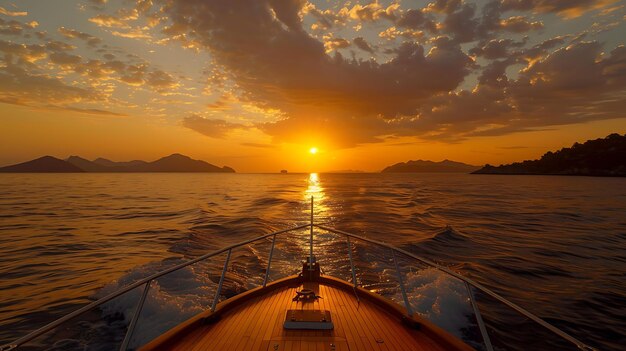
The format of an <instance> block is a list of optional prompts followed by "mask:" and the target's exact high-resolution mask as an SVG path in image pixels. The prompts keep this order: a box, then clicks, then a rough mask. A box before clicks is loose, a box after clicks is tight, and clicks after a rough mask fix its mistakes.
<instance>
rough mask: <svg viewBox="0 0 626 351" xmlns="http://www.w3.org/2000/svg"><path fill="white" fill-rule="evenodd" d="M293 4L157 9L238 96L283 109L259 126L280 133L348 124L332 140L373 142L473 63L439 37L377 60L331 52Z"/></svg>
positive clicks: (445, 88) (451, 84)
mask: <svg viewBox="0 0 626 351" xmlns="http://www.w3.org/2000/svg"><path fill="white" fill-rule="evenodd" d="M300 4H301V2H293V3H292V5H293V6H286V5H285V6H283V7H281V8H280V9H279V10H278V9H275V8H274V7H273V4H272V3H268V2H263V1H256V0H255V1H252V0H250V1H241V2H223V1H217V0H214V1H200V0H196V1H186V2H174V1H172V2H166V3H165V7H164V8H165V9H166V11H167V15H168V16H169V18H171V19H172V21H173V24H174V25H181V26H185V27H186V29H187V34H188V35H189V36H191V37H193V38H194V39H195V40H197V41H199V42H200V43H201V44H202V45H204V47H205V48H206V49H207V50H209V51H210V52H211V54H212V56H213V57H214V58H215V60H216V61H217V62H218V63H219V64H220V65H222V66H224V67H225V68H226V69H227V70H228V71H229V72H230V74H231V75H232V77H233V79H234V80H235V81H236V82H237V84H238V86H239V87H240V88H241V89H243V90H244V92H245V93H244V94H243V98H244V99H248V100H250V101H253V102H255V103H257V104H261V105H262V106H266V107H269V108H275V109H279V110H280V111H282V112H283V113H285V115H286V116H287V118H286V119H283V120H280V121H278V122H275V123H270V124H264V125H260V126H259V128H261V129H262V130H264V131H266V132H268V133H270V134H271V135H273V136H275V137H276V138H278V139H283V140H285V139H291V138H296V137H297V135H298V133H299V132H302V133H308V134H310V133H319V134H322V133H326V134H328V133H332V134H342V133H343V134H345V132H340V131H345V130H351V132H350V133H348V135H341V136H340V135H336V136H337V137H336V138H335V140H336V142H337V144H341V145H342V146H349V145H354V144H355V143H361V142H368V141H376V140H378V136H380V135H382V134H385V133H387V132H389V133H390V134H391V133H392V132H393V130H394V129H395V126H392V125H390V124H389V122H388V121H387V120H388V119H393V118H395V117H396V116H398V115H409V116H415V114H416V112H417V110H418V107H419V105H420V102H421V101H424V100H426V99H428V98H429V97H431V96H433V95H435V94H440V93H443V92H447V91H450V90H453V89H455V88H456V87H457V86H458V85H459V84H460V83H461V82H462V81H463V79H464V78H465V77H466V76H467V75H468V74H469V72H470V69H471V67H472V65H473V62H472V60H471V59H470V58H469V57H468V56H467V55H466V54H464V53H463V51H462V50H461V47H460V46H459V45H458V43H456V42H454V41H452V40H449V39H448V38H445V37H441V38H439V39H436V40H433V41H432V45H433V47H432V48H431V49H430V50H429V52H428V53H426V52H425V49H424V47H423V46H421V45H419V44H416V43H411V42H407V43H404V44H402V45H401V46H400V47H398V48H397V49H396V50H395V57H394V58H392V59H391V60H389V61H388V62H385V63H382V64H381V63H376V62H374V61H358V60H351V59H346V58H344V57H343V56H342V55H340V54H335V55H334V56H332V57H330V56H328V55H326V52H325V51H326V48H324V44H322V43H321V42H319V41H318V40H316V39H315V38H313V37H311V36H309V35H308V34H307V33H306V32H305V31H303V30H301V28H302V27H301V26H302V23H300V22H297V21H298V19H299V17H297V16H295V14H297V13H298V12H299V10H298V6H300ZM359 9H362V8H361V7H359ZM297 10H298V11H297ZM281 11H295V12H294V13H292V15H291V16H288V15H287V14H281V15H279V12H281ZM364 11H365V10H364ZM367 11H369V10H367ZM390 12H391V13H394V12H393V11H388V8H387V9H385V13H390ZM359 13H361V15H363V13H364V12H359ZM368 13H370V12H368ZM218 14H219V15H218ZM274 14H275V15H274ZM368 16H369V15H368ZM372 16H374V15H372ZM377 16H383V15H382V13H381V14H379V15H377ZM281 18H283V19H285V21H287V23H285V22H282V21H281V20H280V19H281ZM372 18H373V17H372ZM294 21H295V22H294ZM259 28H263V30H259ZM335 39H336V38H335ZM327 42H328V41H327ZM335 43H338V41H337V42H335ZM341 43H342V44H341V45H346V43H344V42H341ZM348 44H349V42H348ZM355 127H356V128H355ZM333 130H334V131H337V132H332V131H333Z"/></svg>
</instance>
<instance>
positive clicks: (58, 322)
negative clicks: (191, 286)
mask: <svg viewBox="0 0 626 351" xmlns="http://www.w3.org/2000/svg"><path fill="white" fill-rule="evenodd" d="M310 226H311V224H310V223H307V224H302V225H298V226H295V227H291V228H287V229H283V230H279V231H275V232H272V233H269V234H265V235H261V236H258V237H255V238H252V239H249V240H245V241H241V242H238V243H236V244H233V245H230V246H227V247H225V248H222V249H219V250H217V251H213V252H209V253H207V254H204V255H202V256H199V257H196V258H194V259H191V260H189V261H185V262H183V263H180V264H177V265H175V266H172V267H170V268H168V269H165V270H162V271H160V272H157V273H154V274H152V275H150V276H148V277H146V278H143V279H140V280H138V281H137V282H135V283H132V284H129V285H127V286H125V287H123V288H121V289H119V290H116V291H114V292H112V293H110V294H108V295H106V296H104V297H102V298H100V299H98V300H96V301H93V302H91V303H89V304H87V305H85V306H83V307H81V308H79V309H78V310H76V311H74V312H71V313H69V314H67V315H65V316H63V317H61V318H59V319H57V320H55V321H52V322H50V323H48V324H46V325H44V326H43V327H41V328H39V329H37V330H34V331H32V332H30V333H28V334H27V335H25V336H23V337H21V338H19V339H17V340H15V341H14V342H12V343H9V344H6V345H2V346H0V351H7V350H13V349H15V348H17V347H19V346H21V345H23V344H25V343H27V342H29V341H31V340H33V339H35V338H37V337H39V336H41V335H43V334H45V333H47V332H49V331H51V330H53V329H55V328H56V327H58V326H60V325H61V324H63V323H65V322H67V321H69V320H71V319H72V318H75V317H78V316H80V315H82V314H83V313H86V312H88V311H91V310H92V309H94V308H96V307H98V306H100V305H102V304H104V303H106V302H109V301H111V300H113V299H114V298H116V297H118V296H120V295H123V294H125V293H127V292H129V291H131V290H133V289H135V288H137V287H139V286H142V285H144V284H147V283H149V282H150V281H152V280H155V279H158V278H160V277H162V276H164V275H166V274H169V273H172V272H174V271H177V270H179V269H181V268H185V267H187V266H190V265H192V264H194V263H198V262H200V261H204V260H206V259H209V258H211V257H214V256H217V255H219V254H221V253H224V252H226V251H230V250H232V249H234V248H237V247H240V246H243V245H247V244H250V243H253V242H255V241H258V240H263V239H265V238H269V237H270V236H273V235H278V234H283V233H288V232H292V231H295V230H299V229H304V228H307V227H310ZM139 312H140V311H137V313H139Z"/></svg>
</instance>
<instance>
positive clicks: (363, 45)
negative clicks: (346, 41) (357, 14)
mask: <svg viewBox="0 0 626 351" xmlns="http://www.w3.org/2000/svg"><path fill="white" fill-rule="evenodd" d="M352 42H353V43H354V45H355V46H356V47H357V48H359V49H361V50H363V51H367V52H369V53H370V54H373V53H374V49H373V48H372V47H371V46H370V44H369V43H368V42H367V41H366V40H365V39H363V37H356V38H354V39H353V40H352Z"/></svg>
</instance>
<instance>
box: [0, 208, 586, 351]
mask: <svg viewBox="0 0 626 351" xmlns="http://www.w3.org/2000/svg"><path fill="white" fill-rule="evenodd" d="M314 227H316V228H319V229H321V230H324V231H327V232H331V233H334V234H339V235H345V236H346V237H347V239H348V254H349V258H350V265H351V271H352V279H353V285H354V287H355V288H356V287H357V286H358V282H357V280H356V274H355V269H354V264H353V262H352V250H351V243H350V238H355V239H358V240H361V241H364V242H368V243H371V244H374V245H377V246H380V247H384V248H388V249H391V252H392V256H393V260H394V265H395V269H396V273H397V274H398V281H399V284H400V289H401V291H402V296H403V300H404V303H405V305H406V309H407V313H408V315H409V316H411V315H412V314H413V313H412V308H411V305H410V303H409V300H408V298H407V295H406V291H405V288H404V283H403V281H402V276H401V273H400V269H399V268H398V264H397V261H396V253H399V254H402V255H405V256H408V257H410V258H413V259H415V260H417V261H420V262H422V263H424V264H426V265H428V266H431V267H433V268H436V269H437V270H439V271H441V272H444V273H446V274H448V275H451V276H453V277H455V278H457V279H459V280H461V281H463V282H465V283H466V284H467V285H468V290H469V286H472V287H474V288H476V289H478V290H480V291H481V292H483V293H485V294H487V295H489V296H491V297H492V298H494V299H496V300H498V301H499V302H501V303H503V304H505V305H506V306H509V307H510V308H512V309H513V310H515V311H517V312H518V313H520V314H521V315H523V316H525V317H527V318H529V319H531V320H533V321H534V322H536V323H537V324H539V325H541V326H543V327H544V328H546V329H548V330H550V331H551V332H553V333H555V334H556V335H558V336H560V337H562V338H563V339H565V340H567V341H569V342H571V343H572V344H574V345H576V346H577V347H578V348H579V349H581V350H595V349H594V348H593V347H590V346H588V345H586V344H584V343H583V342H581V341H579V340H578V339H576V338H574V337H573V336H571V335H569V334H567V333H566V332H564V331H562V330H560V329H558V328H557V327H555V326H553V325H552V324H550V323H548V322H546V321H544V320H543V319H541V318H539V317H537V316H535V315H534V314H532V313H531V312H529V311H527V310H525V309H523V308H522V307H520V306H518V305H516V304H514V303H513V302H511V301H509V300H507V299H505V298H504V297H502V296H500V295H498V294H497V293H495V292H493V291H492V290H490V289H488V288H486V287H484V286H483V285H481V284H479V283H477V282H475V281H473V280H472V279H470V278H466V277H464V276H463V275H461V274H459V273H456V272H454V271H452V270H450V269H449V268H447V267H444V266H441V265H439V264H437V263H435V262H433V261H431V260H428V259H426V258H423V257H420V256H417V255H415V254H413V253H410V252H408V251H406V250H403V249H400V248H397V247H395V246H392V245H389V244H387V243H384V242H381V241H377V240H373V239H369V238H366V237H363V236H360V235H357V234H352V233H349V232H346V231H343V230H339V229H334V228H331V227H327V226H325V225H321V224H315V223H313V198H311V222H310V223H308V224H303V225H299V226H295V227H292V228H288V229H283V230H279V231H276V232H272V233H269V234H265V235H261V236H258V237H255V238H253V239H249V240H245V241H242V242H239V243H236V244H233V245H230V246H227V247H225V248H222V249H220V250H217V251H213V252H210V253H207V254H205V255H202V256H199V257H197V258H194V259H191V260H189V261H186V262H183V263H180V264H178V265H175V266H173V267H170V268H168V269H165V270H163V271H160V272H157V273H155V274H152V275H150V276H148V277H146V278H143V279H141V280H139V281H137V282H135V283H133V284H130V285H127V286H125V287H123V288H121V289H119V290H117V291H115V292H113V293H110V294H108V295H106V296H104V297H102V298H100V299H98V300H97V301H94V302H92V303H90V304H88V305H86V306H83V307H82V308H80V309H78V310H76V311H74V312H72V313H70V314H68V315H65V316H63V317H61V318H59V319H57V320H55V321H53V322H51V323H49V324H47V325H45V326H43V327H41V328H39V329H37V330H35V331H33V332H31V333H29V334H27V335H25V336H23V337H21V338H19V339H17V340H15V341H14V342H13V343H10V344H8V345H3V346H0V351H5V350H12V349H15V348H16V347H19V346H20V345H23V344H24V343H26V342H28V341H31V340H33V339H34V338H36V337H39V336H41V335H43V334H45V333H47V332H49V331H51V330H53V329H54V328H56V327H58V326H59V325H61V324H63V323H65V322H67V321H69V320H71V319H72V318H74V317H77V316H79V315H81V314H83V313H85V312H87V311H90V310H92V309H94V308H96V307H98V306H100V305H102V304H104V303H106V302H108V301H110V300H112V299H114V298H116V297H118V296H120V295H123V294H125V293H127V292H129V291H131V290H133V289H135V288H137V287H139V286H141V285H145V286H144V290H143V292H142V296H141V299H140V301H139V303H138V306H137V309H136V311H135V313H134V315H133V318H132V321H131V325H130V326H129V329H128V330H127V335H126V336H125V338H124V341H123V343H122V348H121V350H124V349H125V348H126V346H127V345H128V343H129V342H130V338H131V336H132V332H133V330H134V327H135V325H136V323H137V319H138V318H139V314H140V313H141V309H142V306H143V303H144V302H145V299H146V296H147V293H148V289H149V287H150V283H151V282H152V281H153V280H155V279H158V278H160V277H162V276H164V275H167V274H169V273H172V272H174V271H177V270H179V269H182V268H185V267H187V266H190V265H192V264H194V263H197V262H200V261H203V260H206V259H209V258H212V257H214V256H217V255H219V254H221V253H224V252H228V254H227V257H226V259H225V261H224V267H223V270H222V275H221V277H220V281H219V285H218V288H217V291H216V295H215V299H214V301H213V304H212V306H211V311H214V310H215V307H216V304H217V301H218V299H219V295H220V292H221V287H222V284H223V281H224V276H225V273H226V269H227V266H228V262H229V260H230V256H231V252H232V249H234V248H237V247H240V246H243V245H247V244H250V243H252V242H255V241H258V240H262V239H265V238H268V237H270V236H272V237H273V239H272V246H271V249H270V256H269V260H268V265H267V271H266V273H265V279H264V282H263V286H265V285H266V283H267V279H268V275H269V270H270V268H271V260H272V255H273V251H274V244H275V241H276V235H279V234H284V233H288V232H292V231H296V230H299V229H304V228H310V241H309V243H310V248H309V250H310V251H309V255H310V257H309V260H310V264H311V267H312V263H313V228H314ZM469 293H470V294H471V291H469ZM470 298H471V299H472V302H473V303H472V307H473V308H474V310H475V314H476V316H477V321H478V323H479V327H480V328H481V333H482V334H483V340H484V341H485V343H486V344H487V345H488V347H490V346H491V345H490V342H489V336H488V335H487V332H486V329H485V328H484V323H483V322H482V318H481V317H480V312H479V311H478V306H477V305H476V304H475V302H474V301H473V296H470Z"/></svg>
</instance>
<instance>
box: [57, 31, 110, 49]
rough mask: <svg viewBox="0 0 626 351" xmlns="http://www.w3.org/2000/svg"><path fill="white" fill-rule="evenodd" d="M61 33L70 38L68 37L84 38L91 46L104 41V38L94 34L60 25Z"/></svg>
mask: <svg viewBox="0 0 626 351" xmlns="http://www.w3.org/2000/svg"><path fill="white" fill-rule="evenodd" d="M59 33H61V35H63V36H64V37H65V38H68V39H74V38H78V39H81V40H84V41H85V42H86V43H87V44H89V45H91V46H96V45H98V44H100V43H102V39H100V38H97V37H94V36H93V35H90V34H87V33H83V32H79V31H77V30H74V29H68V28H65V27H60V28H59Z"/></svg>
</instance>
